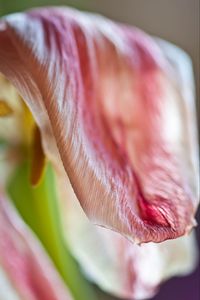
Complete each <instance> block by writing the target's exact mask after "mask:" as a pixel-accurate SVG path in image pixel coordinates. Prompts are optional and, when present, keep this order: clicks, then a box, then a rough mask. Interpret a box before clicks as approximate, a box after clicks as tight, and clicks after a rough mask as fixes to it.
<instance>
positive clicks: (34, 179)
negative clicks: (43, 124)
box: [30, 126, 45, 186]
mask: <svg viewBox="0 0 200 300" xmlns="http://www.w3.org/2000/svg"><path fill="white" fill-rule="evenodd" d="M44 168H45V154H44V151H43V148H42V141H41V134H40V130H39V128H38V127H37V126H35V128H34V132H33V144H32V161H31V176H30V181H31V184H32V185H33V186H36V185H38V184H39V182H40V180H41V178H42V175H43V172H44Z"/></svg>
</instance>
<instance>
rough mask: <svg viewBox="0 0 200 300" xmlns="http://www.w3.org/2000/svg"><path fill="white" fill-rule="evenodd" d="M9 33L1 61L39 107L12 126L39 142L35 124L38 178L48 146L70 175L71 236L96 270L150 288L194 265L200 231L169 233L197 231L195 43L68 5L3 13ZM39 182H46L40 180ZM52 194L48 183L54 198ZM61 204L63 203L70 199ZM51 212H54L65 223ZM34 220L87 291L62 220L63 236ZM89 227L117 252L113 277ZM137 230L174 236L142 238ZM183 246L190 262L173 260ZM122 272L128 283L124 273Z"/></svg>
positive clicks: (95, 275)
mask: <svg viewBox="0 0 200 300" xmlns="http://www.w3.org/2000/svg"><path fill="white" fill-rule="evenodd" d="M0 44H1V47H0V72H2V74H3V75H4V76H5V77H6V78H7V79H8V80H9V81H10V82H11V83H12V84H13V85H14V86H15V88H16V90H17V92H18V94H20V96H21V97H22V98H23V99H24V101H25V103H26V105H27V106H28V109H29V110H30V112H31V114H32V115H33V118H34V120H32V121H30V123H28V125H27V126H26V125H25V126H24V121H23V120H24V118H25V119H27V114H28V115H29V113H26V109H25V108H23V105H22V104H20V105H19V106H20V109H19V110H20V111H21V116H23V118H22V117H19V115H15V116H14V117H13V122H14V124H16V126H15V127H16V128H13V130H11V132H16V131H17V132H18V131H19V130H18V129H17V128H23V131H21V132H23V134H22V135H21V136H20V137H19V139H18V138H15V139H16V143H17V144H20V143H23V144H28V145H29V144H30V142H27V143H26V142H25V139H24V137H26V136H28V138H29V137H31V138H32V139H33V143H32V167H31V183H32V184H33V185H37V184H38V182H39V181H40V180H41V178H42V173H43V171H44V166H45V157H47V159H48V160H49V161H51V163H52V164H53V166H54V169H55V172H56V174H57V177H58V179H57V180H58V181H59V182H61V183H59V184H60V185H61V186H62V188H61V191H62V196H61V197H60V198H62V199H64V200H65V202H64V203H65V207H67V209H61V210H60V214H61V216H62V218H63V219H64V221H62V222H63V223H64V225H63V226H64V228H65V235H66V240H67V243H68V245H69V248H70V249H71V250H72V252H73V253H74V256H75V257H76V258H77V259H78V261H79V263H80V264H81V265H82V266H83V268H84V269H85V272H87V273H88V274H89V275H90V277H91V279H92V280H94V281H95V282H96V283H98V284H99V285H100V286H101V287H103V288H104V289H106V290H108V291H109V292H113V293H115V294H117V295H120V296H122V297H132V298H137V299H141V298H144V297H149V296H151V295H153V293H155V288H156V287H157V285H158V284H159V283H160V282H161V281H162V280H163V279H165V278H167V277H169V276H172V275H173V274H176V273H180V272H186V269H187V270H189V269H191V268H192V266H193V265H194V263H195V262H194V260H195V259H192V257H193V255H192V254H191V251H190V250H191V247H190V246H191V244H190V242H191V239H192V238H191V237H185V238H182V239H177V240H175V241H167V242H164V241H165V240H168V239H176V238H179V237H181V236H183V235H188V234H189V232H190V231H191V229H192V227H193V226H194V224H195V222H194V214H195V212H196V209H197V204H198V196H197V180H196V179H197V172H198V170H197V161H198V158H197V157H198V156H197V141H196V124H195V117H194V116H195V113H194V103H193V94H192V91H193V86H192V84H193V82H192V75H191V67H190V61H189V59H188V57H187V55H186V54H184V53H183V52H182V51H181V50H179V49H177V48H176V47H175V46H172V45H170V44H168V43H166V42H163V41H160V40H158V39H153V38H151V37H149V36H148V35H146V34H145V33H143V32H142V31H140V30H138V29H135V28H131V27H128V26H125V25H120V24H115V23H114V22H112V21H109V20H107V19H105V18H103V17H100V16H96V15H90V14H86V13H80V12H78V11H75V10H71V9H65V8H43V9H40V10H39V9H38V10H33V11H29V12H26V13H23V14H14V15H10V16H7V17H5V18H3V19H2V20H1V21H0ZM6 84H7V83H6ZM6 84H5V83H4V86H5V85H6ZM2 86H3V84H2ZM18 100H19V99H18ZM18 102H19V101H18ZM0 103H1V106H0V113H1V114H2V115H4V116H5V115H8V114H9V113H12V112H15V111H16V109H15V108H14V107H13V104H12V103H11V104H10V105H9V103H7V101H5V99H2V100H1V102H0ZM17 107H18V106H17ZM11 118H12V117H11ZM28 119H29V118H28ZM30 120H31V118H30ZM1 121H2V122H4V120H1ZM4 123H5V122H4ZM19 124H20V125H19ZM25 124H26V123H25ZM20 126H21V127H20ZM8 127H9V124H8ZM2 128H3V127H2ZM9 128H10V127H9ZM24 128H25V129H24ZM24 130H25V131H26V134H25V133H24ZM3 131H4V135H5V138H6V139H7V140H8V137H7V131H6V130H3ZM32 132H33V133H32ZM11 136H12V134H11ZM10 140H11V144H12V145H13V139H12V138H11V139H9V141H10ZM19 141H21V142H20V143H19ZM20 151H21V150H20ZM20 151H18V152H20ZM63 167H64V169H63ZM23 169H25V166H24V167H22V171H23ZM20 170H21V169H20ZM64 170H65V171H64ZM22 171H19V173H17V176H16V178H15V181H16V182H18V186H19V185H20V186H23V182H21V180H20V178H22V177H23V175H22V173H23V172H22ZM66 174H67V175H66ZM67 176H68V178H69V180H68V178H67ZM63 178H64V180H65V181H64V182H65V183H64V185H63ZM44 180H46V179H44ZM25 181H26V180H25V179H24V182H25ZM24 185H25V186H28V183H26V184H25V183H24ZM11 186H12V188H11V190H12V191H13V189H14V188H13V185H12V184H11ZM50 187H51V184H49V185H48V188H50ZM72 188H73V190H72ZM36 189H37V188H36ZM12 191H11V194H12V196H13V198H15V195H14V194H13V193H12ZM27 191H28V192H27V194H28V193H30V194H31V193H33V194H34V192H33V191H32V190H30V187H29V188H28V189H27ZM63 191H64V192H63ZM69 191H70V192H69ZM40 193H42V192H41V191H40V192H39V193H37V197H39V198H40ZM46 193H47V194H48V192H46ZM66 193H67V195H68V196H65V195H66ZM43 196H44V195H43ZM20 197H22V195H20ZM20 197H19V198H20ZM48 197H50V196H49V195H48V196H47V195H46V194H45V196H44V199H46V198H48ZM77 199H78V201H79V202H80V205H81V207H82V209H83V210H84V212H85V213H86V215H87V216H88V217H89V219H90V220H92V221H93V223H95V224H98V225H101V226H103V227H106V228H109V229H112V230H113V231H116V232H118V233H114V232H112V231H107V230H106V229H100V228H98V229H97V228H96V227H94V226H92V225H91V224H90V223H87V221H86V220H85V217H84V216H83V215H82V213H81V212H80V207H76V209H74V208H73V206H74V205H75V203H76V205H77V203H78V201H77ZM40 200H42V199H40ZM52 201H54V200H52ZM56 201H57V200H56ZM15 202H16V203H18V200H16V201H15ZM24 203H25V204H24ZM24 203H23V205H25V206H26V205H27V204H26V201H24ZM45 203H49V202H48V200H47V201H46V202H45ZM3 205H4V204H3ZM18 205H20V203H19V204H18ZM59 205H60V206H61V207H63V206H62V205H63V202H61V204H59ZM39 207H40V209H41V212H42V213H43V215H44V218H45V217H46V214H47V211H48V209H49V207H50V206H48V205H47V211H46V210H45V209H44V208H42V205H41V201H39ZM23 209H24V207H21V213H22V211H23ZM8 210H9V208H8ZM48 212H49V217H47V219H48V218H49V219H48V220H49V224H53V225H52V226H55V227H53V228H56V230H58V231H59V230H61V226H60V225H59V224H58V222H57V221H56V219H55V218H54V217H53V216H52V214H51V213H50V212H51V210H49V211H48ZM23 213H24V216H25V217H27V216H26V213H25V212H23ZM23 213H22V214H23ZM25 217H24V218H25ZM25 219H26V218H25ZM26 221H27V223H29V225H30V223H31V222H32V227H33V228H34V231H35V232H36V233H37V235H38V236H39V238H40V240H42V242H43V245H45V248H46V249H47V250H48V254H49V255H50V256H51V258H52V259H53V261H54V263H55V265H56V266H57V268H58V269H59V272H60V273H61V275H62V276H63V277H64V278H65V282H66V283H67V284H68V285H69V287H70V290H72V294H73V296H74V297H75V298H76V299H77V300H78V297H79V296H78V295H77V294H76V290H75V288H74V284H73V283H72V282H71V281H70V279H69V278H68V277H69V276H68V275H67V274H66V268H67V267H65V266H67V265H65V264H62V260H65V255H66V252H65V249H64V248H65V247H64V246H63V237H62V236H60V234H58V231H56V233H53V232H54V231H52V241H54V242H55V243H53V244H52V241H51V238H50V237H48V234H44V233H43V232H42V231H41V230H40V228H37V225H36V222H35V221H34V220H33V217H31V214H30V213H29V220H28V217H27V220H26ZM79 222H80V223H79ZM78 224H82V225H78ZM76 225H77V227H76ZM24 226H25V225H24ZM79 226H81V227H79ZM45 228H46V227H45ZM69 228H70V230H69ZM80 228H82V229H83V228H85V232H86V233H87V235H86V237H89V236H91V239H92V242H91V246H92V245H94V244H95V243H96V241H94V242H93V238H94V237H95V236H99V239H100V240H101V239H102V242H101V243H100V244H101V246H102V245H103V247H105V248H104V249H106V255H105V256H102V259H105V262H107V261H108V262H110V266H109V265H108V268H107V269H108V272H107V273H106V272H105V273H106V274H105V278H106V279H105V278H103V276H102V269H101V262H100V258H98V257H97V258H94V260H93V259H92V260H91V257H89V256H88V249H87V248H85V246H84V243H82V242H81V241H82V239H81V234H80V232H81V231H80V230H79V229H80ZM70 232H71V234H70ZM57 234H58V235H59V237H58V240H57ZM78 234H79V235H78ZM119 234H120V235H119ZM76 237H78V238H77V240H78V242H80V243H79V246H80V248H79V247H77V246H76V245H77V240H76ZM128 239H129V240H130V241H131V242H130V241H128ZM132 242H135V243H136V244H142V243H147V242H154V243H155V242H156V243H158V242H163V244H160V245H158V244H145V245H143V246H141V247H139V246H138V245H133V244H132ZM57 243H58V244H59V247H56V246H55V252H54V251H53V250H52V249H53V248H54V245H57ZM67 243H66V244H67ZM114 245H115V246H114ZM180 245H181V246H180ZM182 245H183V246H182ZM177 247H178V249H181V250H182V253H183V255H184V254H186V256H187V258H188V259H187V260H186V261H185V262H183V261H182V259H180V260H179V259H178V258H177V257H176V256H175V261H176V263H177V268H175V267H174V268H172V265H174V251H176V249H177ZM59 249H63V250H62V251H61V252H62V254H59V253H60V252H59ZM164 249H166V252H165V250H164ZM102 251H103V250H102ZM109 251H110V254H109ZM147 252H148V256H149V260H147V259H146V255H147ZM150 253H151V254H150ZM119 257H121V258H122V259H121V261H120V263H119V262H117V259H118V260H119ZM137 257H138V259H137V260H136V258H137ZM150 258H151V259H150ZM91 261H92V263H91ZM85 262H87V263H85ZM179 262H180V264H179ZM151 263H152V265H153V264H154V263H155V264H156V265H158V266H159V268H158V269H157V270H155V272H154V275H155V276H152V278H150V276H146V274H145V272H143V267H144V266H149V265H151ZM148 264H149V265H148ZM166 264H167V265H168V264H169V266H168V267H169V269H168V270H165V268H166ZM175 265H176V264H175ZM170 268H171V269H170ZM177 269H178V270H177ZM52 272H54V271H53V269H52ZM75 274H76V275H77V276H78V272H76V273H75ZM145 276H146V277H145ZM147 277H148V278H147ZM115 278H117V280H119V281H120V284H119V285H117V284H116V285H115V286H114V285H113V284H112V282H113V281H115ZM112 280H113V281H112ZM92 297H93V296H92ZM33 299H34V298H33ZM48 299H49V298H48ZM86 299H87V298H86ZM81 300H83V299H81Z"/></svg>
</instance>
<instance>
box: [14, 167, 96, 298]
mask: <svg viewBox="0 0 200 300" xmlns="http://www.w3.org/2000/svg"><path fill="white" fill-rule="evenodd" d="M8 193H9V195H10V197H11V199H12V201H13V203H14V204H15V206H16V208H17V209H18V211H19V213H20V214H21V216H22V218H23V219H24V221H25V222H26V223H27V224H28V225H29V226H30V227H31V229H32V230H33V231H34V232H35V233H36V235H37V236H38V238H39V239H40V241H41V242H42V244H43V246H44V248H45V249H46V251H47V252H48V254H49V256H50V257H51V259H52V261H53V262H54V264H55V266H56V267H57V269H58V271H59V273H60V274H61V276H62V277H63V279H64V281H65V283H66V285H67V286H68V288H69V289H70V291H71V294H72V295H73V297H74V299H75V300H95V299H97V296H96V294H95V292H94V289H93V287H92V285H91V284H89V282H88V281H87V280H86V279H85V278H84V276H83V274H82V273H81V271H80V268H79V266H78V264H77V263H76V261H75V260H74V258H73V257H72V255H71V253H70V251H69V249H68V248H67V245H66V242H65V241H64V238H63V235H62V229H61V222H60V218H59V208H58V200H57V193H56V186H55V178H54V173H53V169H52V167H51V165H50V164H48V165H47V167H46V170H45V174H44V176H43V178H42V181H41V183H40V184H39V185H38V186H37V187H32V186H31V184H30V182H29V165H28V163H27V162H24V163H22V164H21V165H20V166H19V167H18V168H17V170H16V172H15V174H14V175H13V177H12V179H11V181H10V183H9V185H8Z"/></svg>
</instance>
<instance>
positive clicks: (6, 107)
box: [0, 99, 13, 117]
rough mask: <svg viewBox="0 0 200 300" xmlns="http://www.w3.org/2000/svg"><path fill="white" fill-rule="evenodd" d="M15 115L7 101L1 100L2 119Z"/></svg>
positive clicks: (0, 112)
mask: <svg viewBox="0 0 200 300" xmlns="http://www.w3.org/2000/svg"><path fill="white" fill-rule="evenodd" d="M12 113H13V110H12V108H11V107H10V106H9V105H8V103H7V102H6V101H5V100H2V99H1V100H0V117H7V116H10V115H11V114H12Z"/></svg>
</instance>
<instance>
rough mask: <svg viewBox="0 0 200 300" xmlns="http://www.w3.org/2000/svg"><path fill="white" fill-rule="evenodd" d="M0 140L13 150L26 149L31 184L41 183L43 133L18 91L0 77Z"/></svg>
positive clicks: (43, 156) (43, 160) (43, 165)
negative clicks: (29, 164) (29, 163)
mask: <svg viewBox="0 0 200 300" xmlns="http://www.w3.org/2000/svg"><path fill="white" fill-rule="evenodd" d="M0 127H1V129H0V138H1V139H3V140H4V141H5V142H6V143H7V144H8V145H10V146H11V147H12V148H16V151H17V149H19V148H20V149H22V148H23V149H24V150H25V151H23V152H25V153H26V154H27V155H28V156H29V158H30V161H31V168H30V183H31V184H32V185H33V186H36V185H38V183H39V182H40V180H41V178H42V175H43V171H44V168H45V161H46V160H45V154H44V151H43V146H42V141H41V133H40V130H39V128H38V126H37V124H36V123H35V121H34V118H33V116H32V113H31V112H30V110H29V108H28V107H27V106H26V104H25V102H24V101H23V99H22V98H21V96H20V95H19V94H18V92H17V90H16V89H15V88H14V87H13V86H12V84H11V83H10V82H8V81H7V80H6V79H5V78H4V77H3V76H2V75H0Z"/></svg>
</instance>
